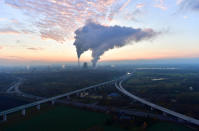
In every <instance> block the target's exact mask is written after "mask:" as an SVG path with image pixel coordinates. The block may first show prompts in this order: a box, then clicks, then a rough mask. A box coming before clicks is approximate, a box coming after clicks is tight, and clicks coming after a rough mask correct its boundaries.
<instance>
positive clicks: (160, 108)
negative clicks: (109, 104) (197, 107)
mask: <svg viewBox="0 0 199 131" xmlns="http://www.w3.org/2000/svg"><path fill="white" fill-rule="evenodd" d="M130 76H132V74H131V75H130V74H128V76H125V77H123V79H122V80H120V82H119V85H118V83H117V82H115V87H116V88H117V89H118V90H119V91H120V92H122V93H123V94H124V95H126V96H128V97H130V98H132V99H135V100H136V101H139V102H141V103H143V104H145V105H147V106H149V107H151V108H154V109H157V110H159V111H162V112H164V113H167V114H170V115H172V116H175V117H177V118H180V119H182V120H185V121H187V122H189V123H192V124H195V125H197V126H199V120H197V119H195V118H192V117H189V116H185V115H183V114H180V113H178V112H174V111H172V110H169V109H167V108H164V107H162V106H159V105H156V104H154V103H151V102H149V101H146V100H144V99H142V98H139V97H137V96H135V95H133V94H131V93H130V92H128V91H126V90H125V89H124V88H123V86H122V82H123V81H124V80H126V79H127V78H129V77H130Z"/></svg>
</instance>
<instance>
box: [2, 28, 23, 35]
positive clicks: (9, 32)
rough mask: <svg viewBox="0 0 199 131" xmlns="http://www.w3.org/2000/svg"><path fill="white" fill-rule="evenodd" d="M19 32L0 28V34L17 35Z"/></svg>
mask: <svg viewBox="0 0 199 131" xmlns="http://www.w3.org/2000/svg"><path fill="white" fill-rule="evenodd" d="M19 33H20V32H19V31H17V30H15V29H13V28H10V27H8V28H0V34H19Z"/></svg>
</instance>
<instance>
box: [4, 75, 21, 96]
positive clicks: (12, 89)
mask: <svg viewBox="0 0 199 131" xmlns="http://www.w3.org/2000/svg"><path fill="white" fill-rule="evenodd" d="M23 81H24V80H23V79H21V78H19V80H18V81H17V82H16V83H15V84H14V85H12V86H11V87H9V88H8V89H7V90H6V93H21V92H20V91H19V89H18V88H19V86H20V85H21V84H22V83H23Z"/></svg>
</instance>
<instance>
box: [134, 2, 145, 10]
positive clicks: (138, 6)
mask: <svg viewBox="0 0 199 131" xmlns="http://www.w3.org/2000/svg"><path fill="white" fill-rule="evenodd" d="M143 7H144V4H143V3H140V4H137V5H136V8H137V9H140V8H143Z"/></svg>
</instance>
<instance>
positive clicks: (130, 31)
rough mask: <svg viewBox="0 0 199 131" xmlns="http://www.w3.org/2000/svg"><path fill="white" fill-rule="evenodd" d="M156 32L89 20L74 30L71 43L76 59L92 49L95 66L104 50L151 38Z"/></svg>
mask: <svg viewBox="0 0 199 131" xmlns="http://www.w3.org/2000/svg"><path fill="white" fill-rule="evenodd" d="M157 34H158V33H157V32H155V31H153V30H152V29H134V28H130V27H120V26H103V25H100V24H97V23H94V22H92V21H89V22H87V23H86V25H85V26H84V27H82V28H79V29H77V30H76V31H75V42H74V43H73V44H74V45H75V46H76V51H77V56H78V60H79V59H80V56H81V55H82V54H83V53H84V52H85V51H88V50H91V51H92V57H93V59H92V63H93V66H94V67H95V66H96V63H97V61H98V60H99V59H100V56H101V55H103V54H104V52H106V51H108V50H110V49H113V48H119V47H122V46H124V45H126V44H129V43H133V42H139V41H141V40H144V39H149V38H152V37H154V36H156V35H157Z"/></svg>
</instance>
